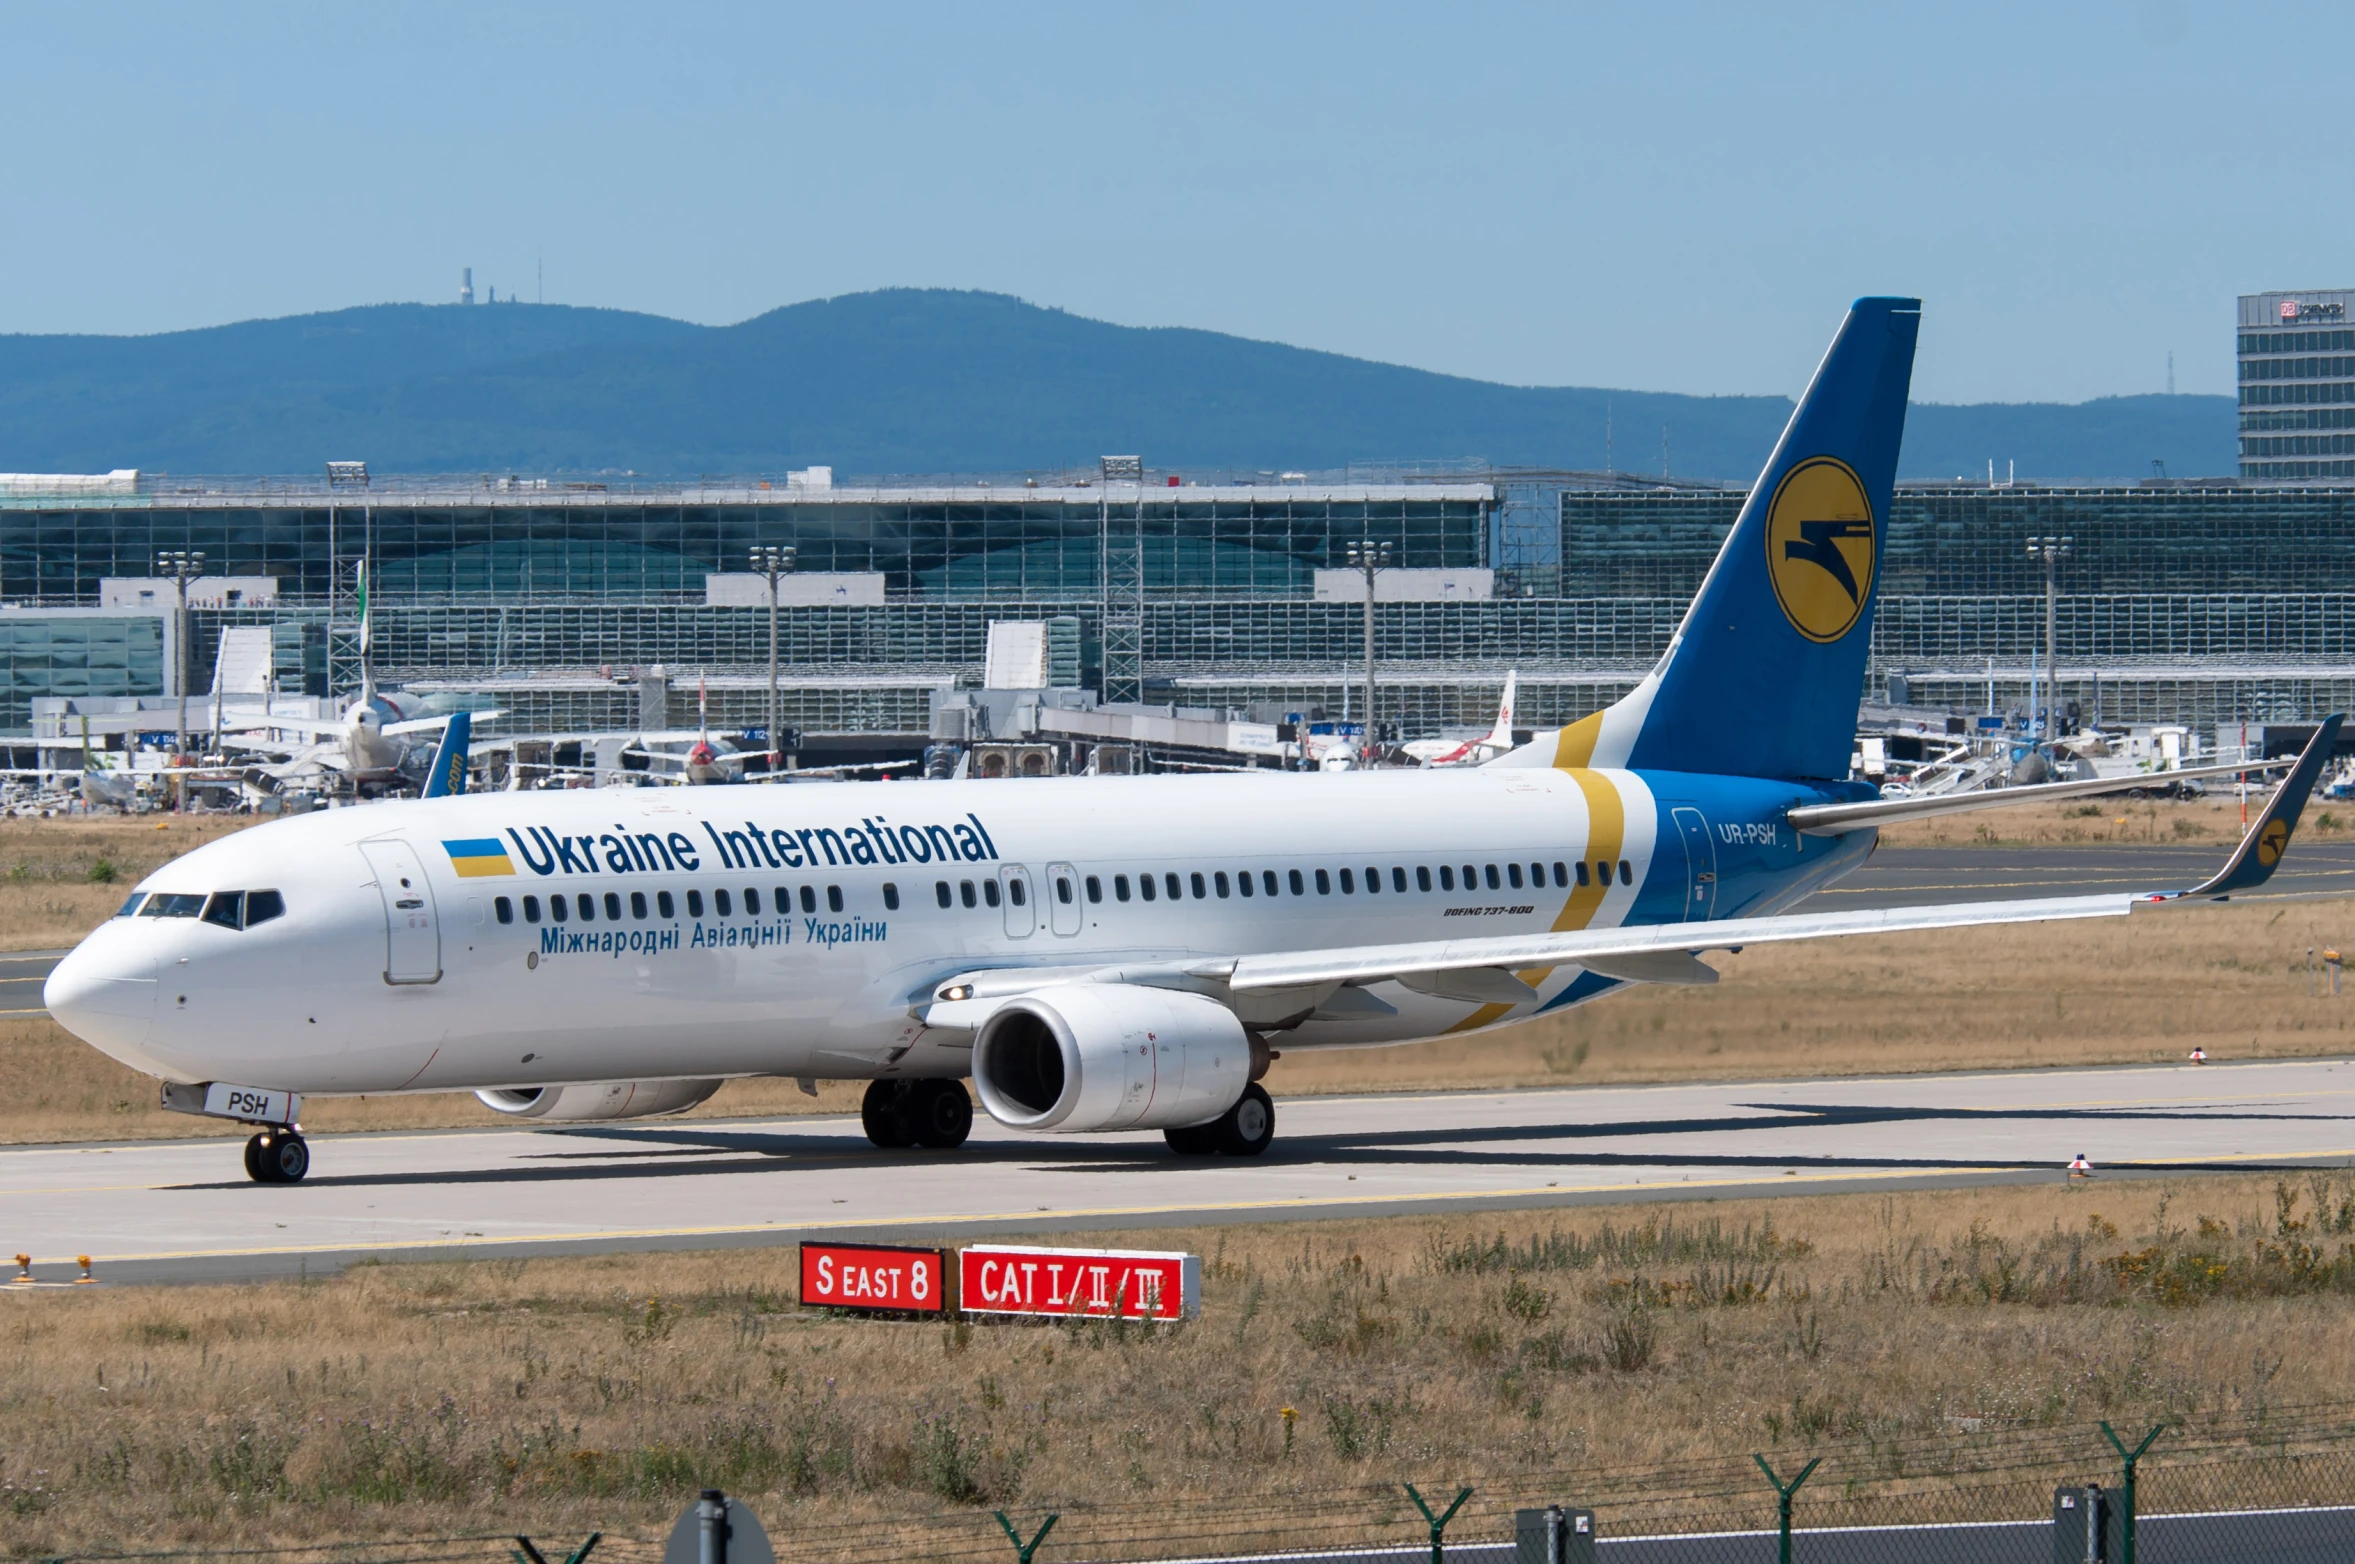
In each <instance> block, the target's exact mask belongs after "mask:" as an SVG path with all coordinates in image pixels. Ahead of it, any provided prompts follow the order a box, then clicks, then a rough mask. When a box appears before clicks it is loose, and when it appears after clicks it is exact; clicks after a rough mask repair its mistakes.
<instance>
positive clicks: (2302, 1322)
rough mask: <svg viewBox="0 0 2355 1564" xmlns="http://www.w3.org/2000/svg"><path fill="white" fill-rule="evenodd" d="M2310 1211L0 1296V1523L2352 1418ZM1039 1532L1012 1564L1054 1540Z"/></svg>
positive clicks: (2065, 1208) (1613, 1218)
mask: <svg viewBox="0 0 2355 1564" xmlns="http://www.w3.org/2000/svg"><path fill="white" fill-rule="evenodd" d="M2351 1230H2355V1181H2351V1180H2350V1179H2349V1178H2348V1177H2347V1176H2346V1175H2336V1176H2334V1175H2325V1174H2318V1175H2315V1176H2314V1177H2312V1178H2311V1179H2303V1178H2302V1179H2299V1180H2295V1181H2292V1182H2290V1183H2285V1184H2276V1183H2274V1182H2272V1181H2269V1180H2264V1179H2252V1178H2234V1179H2211V1180H2205V1181H2175V1182H2172V1183H2161V1182H2134V1183H2125V1184H2116V1185H2108V1184H2102V1183H2099V1182H2096V1183H2093V1184H2090V1185H2076V1186H2067V1187H2062V1186H2043V1187H2036V1188H2026V1189H2023V1188H2013V1189H2001V1190H1978V1191H1959V1192H1945V1193H1916V1194H1904V1195H1895V1196H1877V1195H1850V1196H1838V1197H1822V1198H1805V1199H1791V1200H1784V1201H1773V1202H1739V1201H1735V1202H1724V1203H1693V1204H1681V1205H1674V1206H1657V1207H1620V1208H1615V1209H1612V1210H1609V1211H1607V1212H1593V1211H1571V1212H1559V1213H1515V1214H1511V1215H1507V1216H1502V1217H1487V1218H1478V1219H1465V1218H1461V1217H1456V1218H1428V1219H1425V1218H1400V1219H1391V1220H1381V1221H1354V1222H1346V1223H1323V1224H1302V1225H1292V1226H1269V1227H1249V1228H1227V1229H1212V1230H1207V1231H1163V1232H1139V1233H1130V1234H1122V1235H1112V1236H1111V1237H1110V1238H1109V1239H1108V1240H1107V1241H1108V1242H1111V1243H1115V1244H1128V1245H1135V1246H1143V1247H1152V1248H1185V1249H1190V1250H1193V1251H1195V1252H1197V1253H1200V1254H1202V1255H1203V1256H1204V1257H1205V1262H1206V1264H1205V1282H1204V1309H1203V1313H1202V1315H1201V1317H1200V1318H1199V1319H1198V1320H1197V1321H1194V1322H1192V1323H1190V1324H1186V1325H1183V1326H1179V1327H1174V1328H1173V1327H1158V1328H1150V1329H1148V1328H1141V1327H1129V1328H1119V1327H1114V1326H1111V1325H1107V1324H1101V1323H1097V1324H1071V1325H1057V1326H1038V1325H1008V1324H997V1325H975V1326H968V1327H959V1326H954V1325H946V1324H942V1323H939V1322H937V1321H935V1322H929V1323H914V1322H910V1323H902V1322H893V1321H886V1320H868V1319H852V1318H843V1317H831V1316H826V1315H821V1314H816V1313H809V1312H803V1311H801V1310H799V1309H798V1308H796V1306H795V1299H794V1274H793V1265H794V1260H793V1255H792V1253H791V1251H789V1250H782V1249H779V1250H760V1251H734V1252H727V1253H717V1254H685V1255H662V1256H642V1255H641V1256H615V1257H610V1258H598V1259H551V1260H544V1261H528V1262H526V1261H514V1262H498V1261H480V1262H472V1263H452V1264H446V1265H430V1266H385V1267H369V1266H362V1267H358V1268H356V1269H354V1270H353V1271H351V1272H349V1273H348V1274H346V1275H345V1276H343V1277H340V1278H337V1279H333V1280H326V1281H311V1282H308V1283H296V1282H287V1283H281V1284H274V1285H267V1286H254V1287H234V1288H232V1287H206V1288H187V1289H171V1290H167V1289H162V1288H133V1289H124V1290H110V1289H106V1288H103V1287H102V1288H91V1289H59V1290H52V1291H35V1290H29V1289H28V1290H8V1289H0V1292H5V1293H6V1296H4V1297H0V1414H4V1415H0V1428H4V1429H5V1431H6V1432H5V1435H4V1436H0V1507H4V1508H0V1514H6V1516H7V1519H6V1520H5V1522H0V1530H4V1531H5V1533H6V1535H7V1538H8V1547H9V1550H10V1551H12V1552H15V1553H19V1554H41V1553H47V1552H50V1551H52V1550H60V1549H64V1548H67V1547H69V1546H70V1547H72V1548H73V1549H75V1550H77V1551H100V1550H104V1549H108V1548H122V1549H140V1548H154V1547H157V1546H161V1545H165V1544H173V1543H208V1544H227V1543H231V1542H235V1543H238V1544H241V1545H256V1544H260V1543H263V1542H266V1541H269V1540H271V1539H300V1540H317V1539H324V1538H330V1537H360V1536H367V1535H449V1534H450V1533H452V1532H454V1531H484V1532H498V1531H513V1530H517V1529H522V1530H527V1531H531V1532H534V1533H536V1534H538V1535H541V1536H543V1537H549V1536H559V1535H570V1536H578V1535H580V1534H582V1533H585V1532H586V1531H588V1530H590V1529H591V1528H592V1527H601V1528H605V1529H607V1530H610V1531H614V1532H617V1533H619V1534H621V1535H623V1536H638V1537H644V1536H647V1535H649V1534H651V1533H655V1532H657V1531H658V1530H659V1528H660V1526H661V1525H662V1523H664V1522H665V1521H666V1520H667V1519H668V1517H669V1516H671V1515H672V1514H675V1513H676V1512H677V1510H678V1509H679V1508H680V1507H681V1506H682V1505H683V1504H684V1503H685V1502H687V1501H688V1500H689V1499H690V1498H691V1497H692V1495H693V1492H694V1490H695V1489H696V1488H698V1487H699V1486H703V1485H715V1486H721V1487H724V1488H727V1489H728V1490H730V1491H731V1492H735V1493H738V1494H741V1495H744V1496H746V1497H747V1498H749V1499H750V1500H751V1502H752V1503H753V1505H754V1507H755V1509H756V1510H757V1511H758V1512H759V1513H760V1514H761V1515H762V1516H763V1518H764V1519H765V1520H766V1521H767V1522H768V1524H769V1526H770V1528H771V1531H772V1535H780V1534H798V1535H801V1536H805V1537H808V1536H813V1535H817V1534H818V1532H819V1531H820V1529H829V1530H830V1529H831V1528H834V1527H837V1526H847V1525H849V1524H850V1523H853V1522H856V1523H859V1524H860V1525H862V1526H870V1527H871V1526H872V1525H873V1524H874V1523H885V1524H891V1523H905V1524H908V1525H911V1526H915V1525H934V1526H937V1525H938V1524H939V1518H940V1517H942V1516H944V1515H948V1516H957V1517H962V1518H963V1519H961V1520H960V1521H958V1522H957V1524H958V1525H960V1526H962V1527H964V1528H965V1529H966V1530H970V1531H973V1533H974V1535H975V1536H977V1537H978V1538H980V1540H981V1541H982V1542H983V1543H988V1542H989V1539H990V1538H991V1537H993V1536H994V1530H993V1529H991V1528H990V1527H989V1523H988V1522H987V1521H986V1518H985V1516H986V1511H987V1509H988V1508H990V1507H992V1506H1011V1507H1016V1508H1019V1509H1021V1510H1023V1511H1026V1512H1028V1513H1030V1514H1031V1515H1032V1516H1033V1517H1034V1523H1035V1516H1036V1513H1037V1511H1038V1510H1040V1509H1041V1508H1045V1507H1050V1506H1060V1507H1070V1506H1087V1505H1120V1506H1126V1507H1128V1509H1129V1511H1130V1512H1131V1513H1132V1514H1134V1513H1136V1511H1137V1508H1138V1507H1139V1506H1143V1507H1146V1509H1147V1513H1148V1514H1150V1515H1153V1516H1158V1517H1161V1518H1162V1519H1163V1520H1164V1521H1168V1522H1169V1523H1170V1524H1174V1521H1173V1520H1171V1519H1170V1518H1172V1517H1175V1516H1177V1515H1179V1514H1181V1513H1183V1514H1187V1515H1195V1516H1200V1515H1205V1514H1208V1515H1214V1516H1215V1515H1216V1514H1218V1513H1221V1509H1222V1507H1224V1509H1226V1510H1232V1511H1235V1512H1238V1513H1239V1512H1240V1511H1241V1509H1242V1508H1243V1507H1244V1505H1245V1502H1246V1501H1248V1500H1249V1499H1251V1498H1252V1497H1253V1496H1255V1495H1260V1496H1265V1495H1284V1494H1299V1495H1311V1494H1318V1493H1329V1492H1332V1491H1335V1490H1339V1489H1345V1488H1348V1487H1350V1486H1351V1485H1367V1484H1373V1483H1382V1482H1396V1481H1399V1480H1409V1481H1416V1482H1419V1483H1421V1484H1423V1485H1424V1486H1425V1487H1426V1489H1427V1490H1428V1489H1431V1488H1448V1489H1449V1491H1452V1487H1451V1485H1452V1484H1453V1483H1454V1482H1456V1481H1459V1480H1460V1481H1466V1482H1479V1483H1482V1484H1484V1485H1485V1486H1486V1487H1488V1488H1489V1489H1491V1490H1493V1492H1492V1495H1491V1499H1490V1501H1489V1502H1490V1503H1491V1505H1492V1506H1493V1505H1495V1504H1500V1503H1502V1502H1504V1500H1505V1499H1507V1498H1509V1496H1510V1493H1511V1491H1512V1481H1511V1474H1513V1473H1514V1472H1535V1471H1541V1470H1550V1471H1560V1470H1562V1469H1564V1468H1578V1467H1592V1466H1610V1467H1620V1468H1625V1467H1629V1466H1633V1465H1638V1464H1649V1463H1658V1462H1665V1461H1675V1460H1686V1459H1693V1458H1701V1457H1725V1456H1733V1457H1739V1456H1741V1455H1742V1454H1744V1453H1745V1452H1748V1451H1751V1450H1768V1451H1784V1452H1790V1453H1792V1454H1793V1456H1794V1460H1793V1461H1792V1463H1790V1464H1794V1465H1795V1464H1796V1460H1797V1459H1798V1458H1803V1457H1804V1453H1805V1452H1808V1451H1810V1450H1812V1449H1816V1448H1821V1447H1826V1446H1830V1445H1834V1444H1837V1443H1838V1442H1841V1441H1851V1442H1853V1441H1859V1440H1870V1441H1872V1442H1873V1444H1874V1446H1875V1448H1880V1449H1884V1450H1895V1449H1914V1450H1919V1449H1925V1448H1933V1447H1937V1446H1940V1445H1941V1444H1942V1443H1947V1442H1952V1441H1956V1440H1969V1441H1976V1442H1978V1443H1979V1444H1981V1445H1983V1446H1985V1445H1996V1446H2000V1445H2001V1443H2002V1441H2004V1440H2005V1439H2014V1438H2024V1437H2026V1436H2029V1435H2032V1434H2034V1433H2036V1431H2039V1430H2045V1431H2060V1432H2064V1433H2067V1434H2068V1435H2069V1436H2070V1437H2072V1438H2073V1437H2075V1435H2076V1434H2078V1433H2082V1434H2084V1436H2085V1439H2086V1441H2087V1443H2088V1444H2089V1445H2090V1444H2091V1441H2092V1440H2093V1439H2094V1437H2095V1436H2094V1435H2093V1433H2092V1431H2091V1427H2090V1425H2091V1424H2092V1423H2093V1422H2094V1420H2096V1419H2100V1418H2109V1419H2111V1420H2113V1421H2114V1422H2116V1423H2118V1424H2119V1425H2120V1426H2121V1427H2123V1426H2125V1425H2127V1424H2130V1423H2131V1424H2133V1425H2135V1426H2136V1427H2138V1428H2139V1427H2144V1426H2147V1425H2148V1424H2150V1423H2152V1422H2156V1421H2158V1420H2160V1419H2163V1418H2164V1419H2175V1420H2178V1421H2180V1422H2181V1423H2182V1424H2183V1425H2185V1426H2186V1427H2187V1428H2194V1429H2196V1428H2198V1427H2201V1426H2205V1425H2210V1424H2213V1423H2214V1422H2215V1421H2216V1420H2219V1419H2231V1418H2246V1417H2248V1416H2249V1415H2251V1414H2252V1413H2253V1412H2255V1411H2257V1410H2260V1409H2264V1408H2267V1407H2269V1406H2276V1405H2280V1404H2285V1403H2287V1404H2295V1403H2312V1402H2318V1401H2332V1400H2335V1401H2347V1400H2350V1399H2355V1310H2350V1309H2349V1307H2348V1303H2349V1296H2350V1293H2355V1251H2351V1247H2350V1242H2349V1238H2348V1234H2349V1233H2350V1231H2351ZM1287 1408H1289V1409H1291V1410H1290V1412H1289V1414H1288V1413H1287V1411H1286V1409H1287ZM2086 1462H2087V1466H2088V1467H2089V1468H2091V1469H2093V1470H2099V1469H2100V1468H2094V1467H2092V1461H2091V1457H2090V1456H2088V1457H2087V1458H2086ZM2044 1491H2045V1492H2047V1493H2049V1484H2048V1485H2047V1487H2046V1489H2045V1490H2044ZM2037 1502H2045V1501H2042V1500H2038V1499H2036V1498H2035V1496H2034V1495H2031V1503H2037ZM1395 1508H1396V1509H1398V1510H1399V1511H1402V1512H1403V1510H1404V1505H1403V1502H1398V1503H1396V1505H1395ZM1401 1518H1403V1516H1402V1517H1401ZM1085 1524H1086V1519H1085V1517H1084V1516H1080V1517H1075V1519H1074V1522H1073V1525H1072V1527H1071V1528H1069V1534H1068V1535H1067V1536H1066V1537H1065V1538H1064V1544H1065V1551H1063V1552H1061V1553H1058V1554H1056V1555H1055V1556H1059V1557H1072V1556H1075V1555H1074V1553H1073V1552H1071V1551H1069V1550H1071V1549H1074V1548H1077V1549H1081V1551H1080V1552H1078V1553H1077V1554H1076V1556H1081V1557H1086V1556H1091V1555H1090V1553H1089V1552H1087V1551H1086V1549H1085V1538H1084V1535H1083V1533H1082V1530H1081V1528H1082V1527H1083V1526H1084V1525H1085ZM1237 1524H1241V1523H1237ZM1159 1534H1160V1535H1163V1536H1168V1535H1171V1534H1172V1533H1171V1532H1170V1531H1168V1530H1167V1529H1166V1528H1165V1529H1164V1530H1162V1531H1161V1532H1160V1533H1159ZM864 1537H865V1540H866V1542H867V1544H868V1545H869V1547H870V1549H871V1550H872V1548H873V1546H874V1544H875V1541H876V1538H875V1533H874V1532H873V1531H872V1530H868V1531H866V1532H865V1533H864ZM1395 1540H1397V1541H1401V1542H1406V1541H1411V1540H1413V1534H1412V1533H1407V1534H1405V1535H1401V1536H1399V1537H1397V1538H1396V1539H1395ZM991 1546H995V1544H991ZM779 1551H780V1552H783V1551H785V1550H784V1549H783V1548H782V1547H781V1548H780V1550H779ZM805 1551H806V1552H807V1553H820V1552H823V1551H825V1550H824V1549H823V1548H820V1547H816V1546H812V1547H810V1548H808V1549H807V1550H805Z"/></svg>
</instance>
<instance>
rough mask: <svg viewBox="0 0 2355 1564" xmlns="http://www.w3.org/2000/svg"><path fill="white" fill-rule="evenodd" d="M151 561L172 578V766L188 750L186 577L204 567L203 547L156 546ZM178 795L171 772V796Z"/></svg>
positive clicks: (176, 782)
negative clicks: (175, 700)
mask: <svg viewBox="0 0 2355 1564" xmlns="http://www.w3.org/2000/svg"><path fill="white" fill-rule="evenodd" d="M155 563H156V569H157V570H158V571H160V572H162V573H163V574H166V575H169V576H170V577H171V578H172V602H173V608H172V658H173V661H174V662H175V663H176V664H177V665H178V666H176V667H175V668H174V669H173V671H172V685H173V688H174V689H176V690H177V691H178V692H179V695H180V714H179V718H178V720H177V723H176V725H175V726H174V727H173V729H172V764H173V765H174V766H175V767H176V766H178V765H179V764H180V757H181V755H183V754H185V753H186V752H187V749H188V578H189V577H190V576H193V575H195V574H196V573H197V572H198V571H200V570H202V569H204V550H202V549H177V548H175V549H160V550H158V551H157V553H156V556H155ZM178 796H179V783H178V777H177V775H175V777H174V779H173V797H174V798H175V799H176V798H178Z"/></svg>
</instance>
